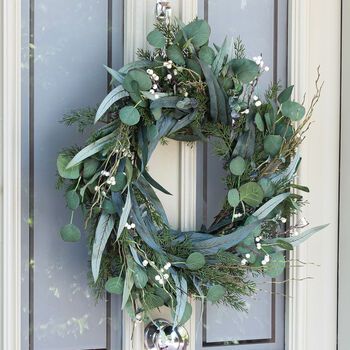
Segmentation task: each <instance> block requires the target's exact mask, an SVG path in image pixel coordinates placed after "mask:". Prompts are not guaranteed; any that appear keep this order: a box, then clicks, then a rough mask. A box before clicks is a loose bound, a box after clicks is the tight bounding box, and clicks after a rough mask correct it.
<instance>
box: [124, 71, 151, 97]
mask: <svg viewBox="0 0 350 350" xmlns="http://www.w3.org/2000/svg"><path fill="white" fill-rule="evenodd" d="M123 87H124V89H125V90H126V91H128V92H139V91H148V90H150V89H151V87H152V81H151V78H150V77H149V76H148V74H147V73H146V72H145V71H143V70H142V69H132V70H130V71H129V72H128V74H127V75H126V77H125V79H124V82H123Z"/></svg>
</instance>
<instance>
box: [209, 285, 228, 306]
mask: <svg viewBox="0 0 350 350" xmlns="http://www.w3.org/2000/svg"><path fill="white" fill-rule="evenodd" d="M225 294H226V289H225V287H223V286H221V285H219V284H217V285H213V286H211V287H210V288H209V289H208V293H207V299H208V300H209V301H210V302H212V303H217V302H219V301H220V300H221V299H222V298H223V297H224V296H225Z"/></svg>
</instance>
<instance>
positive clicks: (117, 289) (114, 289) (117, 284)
mask: <svg viewBox="0 0 350 350" xmlns="http://www.w3.org/2000/svg"><path fill="white" fill-rule="evenodd" d="M105 289H106V291H107V292H108V293H111V294H123V290H124V279H123V278H122V277H111V278H109V279H108V281H107V282H106V284H105Z"/></svg>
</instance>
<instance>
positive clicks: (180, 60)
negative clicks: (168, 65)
mask: <svg viewBox="0 0 350 350" xmlns="http://www.w3.org/2000/svg"><path fill="white" fill-rule="evenodd" d="M166 53H167V56H168V58H170V59H171V60H172V61H174V62H175V63H176V64H178V65H180V66H184V65H185V63H186V62H185V58H184V55H183V52H182V50H181V49H180V48H179V47H178V46H177V45H172V46H169V47H168V49H167V51H166Z"/></svg>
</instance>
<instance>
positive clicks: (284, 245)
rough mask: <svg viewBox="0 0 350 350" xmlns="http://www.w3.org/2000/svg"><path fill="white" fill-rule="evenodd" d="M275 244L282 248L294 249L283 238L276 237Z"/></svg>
mask: <svg viewBox="0 0 350 350" xmlns="http://www.w3.org/2000/svg"><path fill="white" fill-rule="evenodd" d="M276 244H277V245H278V246H279V247H280V248H282V249H284V250H293V249H294V247H293V245H292V244H290V243H289V242H287V241H286V240H284V239H277V241H276Z"/></svg>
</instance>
